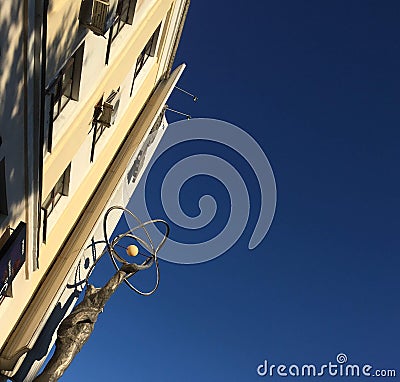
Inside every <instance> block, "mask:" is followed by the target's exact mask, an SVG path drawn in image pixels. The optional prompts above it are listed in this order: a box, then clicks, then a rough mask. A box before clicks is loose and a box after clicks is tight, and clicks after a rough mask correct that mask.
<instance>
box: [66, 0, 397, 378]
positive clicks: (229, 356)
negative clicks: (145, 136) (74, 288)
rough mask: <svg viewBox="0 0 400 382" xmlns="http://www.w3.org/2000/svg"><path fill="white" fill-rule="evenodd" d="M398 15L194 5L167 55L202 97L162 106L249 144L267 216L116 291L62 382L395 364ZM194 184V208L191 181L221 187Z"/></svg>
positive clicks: (322, 5)
mask: <svg viewBox="0 0 400 382" xmlns="http://www.w3.org/2000/svg"><path fill="white" fill-rule="evenodd" d="M399 14H400V4H399V3H398V2H397V1H391V0H386V1H377V0H376V1H368V0H358V1H356V0H346V1H342V0H337V1H330V2H327V1H312V0H309V1H299V0H281V1H260V2H253V3H251V6H250V3H246V2H234V3H229V4H228V5H227V3H226V2H222V1H214V2H211V1H193V2H192V4H191V7H190V10H189V14H188V18H187V22H186V25H185V29H184V33H183V36H182V40H181V44H180V47H179V51H178V55H177V57H176V61H175V63H176V64H179V63H181V62H186V63H187V64H188V67H187V70H186V71H185V73H184V75H183V77H182V79H181V81H180V86H181V87H183V88H185V89H187V90H189V91H192V92H193V93H196V94H197V95H198V96H199V100H198V102H197V103H193V102H191V100H190V98H189V97H185V96H184V95H182V94H179V93H176V94H174V96H173V98H172V99H171V100H170V101H169V105H170V106H171V107H173V108H175V109H178V110H181V111H184V112H187V113H189V114H191V115H193V116H194V117H206V118H217V119H221V120H225V121H228V122H231V123H233V124H235V125H237V126H239V127H241V128H242V129H243V130H245V131H247V132H248V133H249V134H251V135H252V136H253V137H254V139H256V141H257V142H258V143H259V144H260V146H261V147H262V148H263V150H264V152H265V153H266V155H267V156H268V158H269V161H270V163H271V166H272V168H273V170H274V174H275V178H276V183H277V190H278V191H277V192H278V194H277V195H278V202H277V209H276V214H275V218H274V221H273V224H272V226H271V228H270V230H269V232H268V234H267V236H266V238H265V239H264V241H263V242H262V243H261V245H260V246H258V247H257V248H256V249H255V250H253V251H249V250H248V248H247V243H248V240H249V238H250V236H251V232H252V229H254V225H255V222H256V219H257V212H256V211H255V210H252V216H251V219H250V222H249V225H248V226H247V228H246V230H245V232H244V234H243V237H242V238H241V239H240V240H239V241H238V242H237V243H236V244H235V245H234V247H232V248H231V249H230V250H229V251H228V252H227V253H225V254H224V255H223V256H221V257H219V258H217V259H215V260H212V261H210V262H208V263H205V264H200V265H192V266H183V265H176V264H171V263H167V262H161V272H162V274H161V284H160V288H159V290H158V291H157V293H156V294H155V295H153V296H151V297H148V298H143V297H140V296H137V295H134V294H133V293H132V292H131V291H129V290H128V288H120V290H118V291H117V293H116V294H115V295H114V296H113V297H112V299H111V301H110V302H109V304H108V305H107V306H106V309H105V311H104V313H103V314H102V315H101V316H100V318H99V321H98V323H97V324H96V329H95V331H94V334H93V336H92V337H91V338H90V340H89V342H88V343H87V344H86V345H85V347H84V348H83V350H82V351H81V353H80V354H79V355H78V357H77V358H76V359H75V360H74V362H73V364H72V366H71V367H70V369H68V370H67V372H66V374H65V376H64V377H63V380H66V381H74V380H86V381H102V380H118V381H143V382H146V381H162V382H164V381H202V382H203V381H210V382H212V381H257V380H263V379H265V380H268V379H273V380H280V379H282V377H278V376H276V377H265V378H261V377H259V376H257V373H256V368H257V366H258V365H259V364H260V363H262V362H263V361H264V360H265V359H267V360H268V361H269V362H270V363H275V364H279V363H283V364H287V365H290V364H293V363H296V364H299V365H301V364H304V363H315V364H316V365H321V364H324V363H327V362H329V361H335V359H336V355H337V354H338V353H341V352H342V353H345V354H346V355H347V356H348V358H349V362H351V363H357V364H360V365H362V364H367V363H368V364H371V365H373V366H374V368H380V369H384V368H386V369H394V368H397V371H398V373H400V365H399V363H398V354H399V351H398V344H399V342H400V331H399V322H400V308H399V303H398V301H399V292H400V280H399V269H400V257H399V248H400V235H399V233H398V231H399V227H400V224H399V223H400V221H399V220H400V219H399V216H400V214H399V213H400V208H399V206H400V203H399V202H400V181H399V163H400V160H399V143H400V130H399V120H400V107H399V104H400V96H399V94H400V92H399V89H400V75H399V71H400V69H399V68H400V39H399V36H400V33H399V32H400V24H399V22H398V20H399ZM167 116H168V118H169V119H170V120H171V121H172V120H174V118H175V116H174V115H173V114H171V113H170V112H168V114H167ZM190 149H192V148H190ZM188 150H189V149H188ZM211 150H212V148H211ZM182 152H183V153H184V154H185V153H186V151H184V150H183V151H182ZM187 153H189V151H187ZM219 155H221V156H224V155H226V156H228V157H229V155H230V153H229V152H224V151H223V150H222V151H221V152H220V153H219ZM173 159H174V158H173V156H171V157H170V158H169V160H168V161H166V163H165V165H166V166H170V165H172V164H173ZM238 166H239V167H240V166H241V165H240V164H239V165H238ZM244 176H245V178H246V177H247V175H246V174H245V175H244ZM248 181H249V182H252V181H254V180H252V179H250V180H248ZM204 182H206V180H204V179H202V180H201V185H200V186H199V185H198V186H194V185H192V186H191V185H188V191H189V192H187V194H186V196H182V204H183V205H184V206H185V208H187V211H188V213H189V214H190V213H195V211H196V206H197V199H195V198H194V197H193V192H192V191H193V190H199V191H198V192H201V190H203V189H213V187H211V186H213V185H215V189H216V192H217V194H218V195H219V196H222V197H226V196H227V195H224V190H223V189H222V188H221V187H220V185H219V184H214V183H215V182H214V183H211V186H205V184H207V183H204ZM190 187H193V188H192V189H191V188H190ZM191 190H192V191H191ZM255 194H256V195H255V196H254V198H255V199H254V203H255V205H257V203H258V202H259V200H258V199H257V198H258V197H257V193H255ZM193 199H195V200H193ZM193 203H194V204H193ZM225 203H229V199H227V201H226V202H225ZM220 212H221V216H219V217H218V219H224V218H226V208H224V202H223V201H222V202H221V205H220ZM159 213H160V215H161V214H162V211H159ZM220 221H222V220H217V224H219V223H218V222H220ZM177 234H178V233H175V235H177ZM179 234H182V237H185V240H190V239H188V238H190V233H185V234H184V233H181V232H180V233H179ZM101 267H102V268H99V270H96V272H97V273H100V274H101V273H103V274H108V273H109V272H110V270H111V268H107V265H106V263H104V264H101ZM100 269H101V270H100ZM96 272H95V273H96ZM93 281H94V282H95V280H93ZM287 378H289V377H287ZM287 378H286V379H287ZM289 379H290V378H289ZM316 379H317V380H318V379H321V380H323V379H324V378H316ZM325 379H326V380H331V379H332V378H330V379H329V377H325ZM343 379H346V378H343ZM358 379H359V380H363V379H362V378H358Z"/></svg>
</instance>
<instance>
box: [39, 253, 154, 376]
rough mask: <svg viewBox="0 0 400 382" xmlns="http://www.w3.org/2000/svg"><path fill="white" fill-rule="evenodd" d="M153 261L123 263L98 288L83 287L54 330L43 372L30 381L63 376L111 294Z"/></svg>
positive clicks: (91, 330) (90, 332)
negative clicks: (52, 347) (79, 298)
mask: <svg viewBox="0 0 400 382" xmlns="http://www.w3.org/2000/svg"><path fill="white" fill-rule="evenodd" d="M152 263H153V259H152V258H150V259H148V260H146V261H145V262H144V263H143V264H140V265H139V264H135V263H124V264H123V265H122V266H121V268H120V269H119V270H118V271H117V272H116V273H115V274H114V275H113V276H112V277H111V279H110V280H109V281H108V282H107V283H106V285H104V287H102V288H95V287H94V286H93V285H89V284H88V285H87V288H86V292H85V296H84V298H83V300H82V302H80V303H79V304H78V305H77V306H76V307H75V308H74V309H73V311H72V312H71V313H70V314H69V315H68V316H67V317H66V318H65V319H64V320H63V321H62V322H61V324H60V326H59V328H58V330H57V340H56V349H55V352H54V354H53V356H52V357H51V359H50V361H49V362H48V363H47V365H46V367H45V369H44V370H43V372H42V373H41V374H40V375H38V376H37V377H36V378H35V379H34V380H33V381H34V382H55V381H58V379H59V378H60V377H61V376H62V375H63V373H64V371H65V370H66V369H67V367H68V366H69V365H70V363H71V362H72V360H73V359H74V357H75V356H76V355H77V354H78V353H79V351H80V350H81V348H82V346H83V345H84V344H85V343H86V342H87V340H88V339H89V337H90V335H91V334H92V332H93V329H94V324H95V323H96V321H97V318H98V316H99V314H100V313H101V312H102V311H103V308H104V306H105V304H106V303H107V301H108V300H109V298H110V297H111V295H112V294H113V293H114V292H115V291H116V290H117V288H118V286H119V285H121V283H123V282H124V281H125V280H127V279H128V278H129V277H131V276H133V275H134V274H135V273H136V272H138V271H141V270H144V269H147V268H149V267H150V266H151V265H152Z"/></svg>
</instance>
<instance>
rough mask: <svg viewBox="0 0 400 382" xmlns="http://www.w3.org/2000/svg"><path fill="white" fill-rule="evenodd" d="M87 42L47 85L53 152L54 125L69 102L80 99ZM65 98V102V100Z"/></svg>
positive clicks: (49, 140) (48, 138) (50, 137)
mask: <svg viewBox="0 0 400 382" xmlns="http://www.w3.org/2000/svg"><path fill="white" fill-rule="evenodd" d="M84 48H85V42H83V43H82V44H81V45H80V46H79V47H78V48H77V49H76V50H75V52H74V53H73V54H72V56H71V57H70V58H69V59H68V60H67V62H66V63H65V65H64V66H63V67H62V68H61V70H60V71H59V72H58V73H57V76H56V78H55V79H54V80H53V81H52V83H51V84H50V86H48V87H47V89H46V93H47V95H48V96H50V108H49V125H48V137H47V151H48V152H51V150H52V144H53V125H54V122H55V121H56V120H57V118H58V117H59V116H60V115H61V114H62V111H63V110H64V109H65V107H66V106H67V104H68V103H69V102H70V101H71V100H73V101H79V90H80V83H81V74H82V67H83V55H84ZM63 100H64V102H63Z"/></svg>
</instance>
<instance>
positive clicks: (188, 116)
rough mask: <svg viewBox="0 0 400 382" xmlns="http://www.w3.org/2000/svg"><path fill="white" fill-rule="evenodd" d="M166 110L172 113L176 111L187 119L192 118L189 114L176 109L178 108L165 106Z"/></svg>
mask: <svg viewBox="0 0 400 382" xmlns="http://www.w3.org/2000/svg"><path fill="white" fill-rule="evenodd" d="M166 110H169V111H172V112H174V113H176V114H180V115H184V116H185V117H186V118H187V119H190V118H192V116H191V115H189V114H185V113H182V112H181V111H178V110H174V109H171V108H169V107H168V106H167V107H166Z"/></svg>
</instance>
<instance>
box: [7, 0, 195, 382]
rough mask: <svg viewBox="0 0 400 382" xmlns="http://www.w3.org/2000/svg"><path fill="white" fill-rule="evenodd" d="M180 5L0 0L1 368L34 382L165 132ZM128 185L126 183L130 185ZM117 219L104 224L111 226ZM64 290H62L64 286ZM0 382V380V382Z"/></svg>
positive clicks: (130, 0)
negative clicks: (106, 233)
mask: <svg viewBox="0 0 400 382" xmlns="http://www.w3.org/2000/svg"><path fill="white" fill-rule="evenodd" d="M188 5H189V2H188V1H187V0H83V1H82V0H71V1H68V2H66V1H63V0H36V1H28V0H6V1H5V4H3V5H2V10H1V15H0V36H1V37H2V38H1V41H0V60H1V61H0V89H1V93H0V291H1V293H0V370H1V374H2V375H4V376H6V377H9V378H13V380H18V381H23V380H25V381H29V380H31V379H33V377H34V375H35V374H36V372H37V370H38V368H39V367H40V365H41V362H43V360H44V358H45V356H46V354H47V352H48V350H49V348H50V347H51V343H52V341H53V340H54V333H55V330H56V328H57V325H58V324H59V322H60V320H61V319H62V317H64V316H65V315H66V314H67V313H68V312H69V311H70V310H71V309H72V307H73V305H74V303H75V302H76V299H77V296H78V294H79V292H80V290H79V288H70V287H68V286H70V285H72V284H74V283H75V284H74V285H78V284H79V282H78V283H77V275H78V274H79V277H80V279H82V277H83V278H84V274H85V270H87V269H88V268H90V263H91V262H93V261H94V260H95V259H94V257H93V248H92V247H90V243H93V242H94V241H96V240H98V238H99V237H100V236H101V237H102V232H101V222H102V216H103V215H104V212H105V211H106V210H107V208H108V207H109V206H110V205H115V204H121V203H122V196H121V195H122V189H125V190H126V189H127V187H125V183H129V184H130V187H128V188H129V189H131V190H132V191H133V190H134V184H135V182H137V181H138V179H139V178H140V174H141V171H142V170H143V169H144V168H145V166H146V163H147V162H148V160H149V157H150V156H151V153H152V151H153V150H154V148H155V147H156V145H157V142H158V141H159V139H160V137H161V136H162V134H163V132H164V131H165V128H166V126H167V123H166V120H165V116H164V112H165V104H166V101H167V99H168V97H169V95H170V94H171V92H172V90H173V88H174V87H175V84H176V83H177V81H178V80H179V77H180V75H181V74H182V71H183V70H184V65H180V66H178V67H177V68H176V69H175V70H172V65H173V60H174V56H175V52H176V49H177V46H178V42H179V39H180V36H181V33H182V28H183V24H184V20H185V17H186V13H187V9H188ZM132 185H133V186H132ZM118 219H119V217H118V216H116V217H115V224H116V222H117V221H118ZM71 283H72V284H71ZM0 378H1V377H0Z"/></svg>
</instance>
